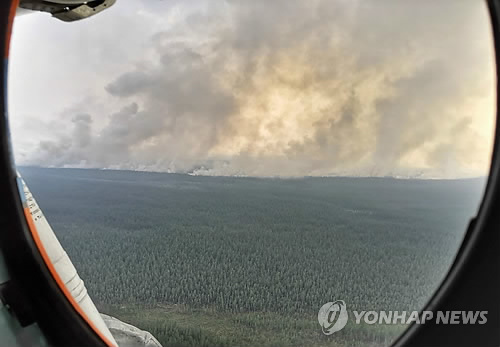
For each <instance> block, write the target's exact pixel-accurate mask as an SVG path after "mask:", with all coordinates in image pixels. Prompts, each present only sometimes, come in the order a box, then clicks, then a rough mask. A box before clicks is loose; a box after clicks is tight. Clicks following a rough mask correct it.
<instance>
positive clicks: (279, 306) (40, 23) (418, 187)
mask: <svg viewBox="0 0 500 347" xmlns="http://www.w3.org/2000/svg"><path fill="white" fill-rule="evenodd" d="M495 92H496V90H495V66H494V49H493V42H492V34H491V28H490V24H489V17H488V11H487V7H486V5H485V4H484V3H481V2H477V1H467V0H462V1H455V0H453V1H451V0H444V1H439V2H436V1H419V2H402V1H396V0H384V1H379V0H367V1H342V0H338V1H330V0H324V1H323V0H315V1H288V0H286V1H285V0H279V1H271V2H269V1H251V2H239V1H230V0H227V1H224V2H216V3H214V2H210V1H204V0H195V1H189V2H185V1H133V2H131V1H117V2H116V4H114V5H113V6H112V7H110V8H108V9H106V10H105V11H102V12H101V13H98V14H97V15H95V16H92V17H90V18H86V19H84V20H78V21H74V22H71V23H68V22H65V21H62V20H59V19H58V18H53V17H51V16H50V15H48V14H46V13H30V14H27V15H23V16H20V17H17V18H16V20H15V22H14V30H13V37H12V47H11V54H10V66H9V113H10V120H9V121H10V127H11V132H12V141H13V144H14V155H15V160H16V164H17V165H18V170H19V172H20V174H21V176H22V177H23V179H24V181H25V182H26V184H27V186H28V187H29V189H30V191H31V193H33V196H34V197H35V198H36V200H37V202H38V205H39V207H40V208H41V210H42V211H43V213H44V214H45V216H46V218H47V220H48V222H49V223H50V225H51V226H52V228H53V230H54V232H55V234H56V235H57V238H58V239H59V241H60V243H61V244H62V246H63V247H64V249H65V250H66V252H67V253H68V255H69V257H70V258H71V260H72V262H73V264H74V266H75V267H76V269H77V270H78V273H79V276H80V277H81V278H82V279H83V281H84V282H85V286H86V288H87V290H88V293H89V294H90V296H91V297H92V300H93V301H94V303H95V305H96V307H97V309H98V310H99V312H101V313H102V314H105V316H104V321H105V322H106V324H107V325H108V327H109V328H110V331H111V333H112V334H113V336H114V337H115V339H116V341H117V343H118V344H120V341H121V340H120V339H122V338H123V336H121V335H120V334H125V335H126V334H135V333H137V331H138V330H137V329H142V330H145V331H147V332H149V333H150V334H146V335H140V336H143V340H142V342H143V343H144V345H147V344H148V343H150V346H158V345H162V346H164V347H167V346H185V347H188V346H193V347H194V346H386V345H390V344H391V343H392V342H393V341H394V340H395V339H396V338H397V337H398V336H399V335H400V334H401V333H402V332H403V331H404V330H405V328H406V327H407V326H408V325H409V324H410V323H411V322H412V320H411V319H410V317H411V314H412V312H414V311H418V310H421V309H422V308H423V307H424V305H425V304H426V303H427V301H428V300H429V298H430V297H431V296H432V295H433V293H434V292H435V290H436V289H437V288H438V286H439V285H440V283H441V281H442V280H443V278H444V276H445V275H446V273H447V271H448V269H449V267H450V265H451V264H452V262H453V260H454V256H455V255H456V253H457V251H458V249H459V247H460V243H461V241H462V239H463V236H464V233H465V231H466V229H467V227H468V223H469V221H470V219H471V218H473V217H474V215H475V213H476V211H477V209H478V206H479V203H480V200H481V197H482V193H483V189H484V185H485V182H486V179H487V175H488V170H489V165H490V160H491V151H492V143H493V130H494V126H495V124H494V113H495V96H494V95H495ZM386 316H387V317H388V318H387V317H386ZM384 317H385V318H384ZM398 317H399V318H398ZM125 323H126V324H130V325H126V324H125ZM134 329H135V330H134ZM137 334H138V333H137ZM119 335H120V336H121V337H120V336H119ZM144 336H146V337H144Z"/></svg>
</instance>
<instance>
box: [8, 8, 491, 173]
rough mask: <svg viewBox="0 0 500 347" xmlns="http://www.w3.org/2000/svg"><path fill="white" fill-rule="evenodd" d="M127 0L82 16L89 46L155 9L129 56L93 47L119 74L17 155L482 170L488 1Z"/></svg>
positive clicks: (304, 167) (170, 165) (357, 169)
mask: <svg viewBox="0 0 500 347" xmlns="http://www.w3.org/2000/svg"><path fill="white" fill-rule="evenodd" d="M122 3H123V4H121V3H119V4H117V6H116V7H117V8H116V15H117V16H118V17H119V18H120V19H122V20H123V21H122V22H114V24H113V25H112V26H111V25H110V24H109V22H106V21H105V19H106V20H110V19H108V18H111V15H113V10H114V9H110V10H109V13H107V14H106V16H105V15H104V14H103V15H102V17H103V18H101V20H102V22H97V20H98V19H99V18H98V17H99V16H96V21H90V20H89V21H88V22H87V23H84V24H85V25H88V26H94V30H93V31H91V33H90V34H89V35H91V37H90V38H89V40H90V41H92V42H93V44H94V46H93V47H94V48H93V49H95V50H97V51H99V53H97V54H96V57H101V56H103V55H106V52H107V51H108V50H110V49H112V48H110V42H109V40H103V41H102V43H101V41H100V40H99V31H98V30H95V27H96V26H97V27H99V25H100V26H102V27H101V29H102V30H109V29H110V28H113V31H115V32H116V33H117V35H116V40H123V39H124V38H123V37H122V38H120V37H119V36H120V30H121V28H123V30H124V32H126V31H127V30H128V29H127V26H129V25H130V22H128V21H127V20H126V18H129V17H126V16H119V15H120V14H122V13H129V14H130V13H132V14H131V15H134V16H135V15H136V14H137V16H139V17H140V18H144V21H143V22H142V23H141V25H144V26H147V25H148V22H150V23H156V24H155V25H154V27H155V32H154V33H148V35H145V36H144V37H143V39H142V40H143V41H140V40H139V41H137V40H135V41H134V40H131V43H130V45H131V46H130V47H127V48H126V49H127V50H130V51H134V52H135V53H134V54H133V56H134V60H133V61H130V60H128V59H129V58H128V57H127V56H123V57H119V56H116V55H115V56H114V57H113V61H109V62H105V63H103V64H109V65H112V64H118V65H117V66H119V67H120V68H119V71H118V70H117V69H118V68H117V67H115V68H111V69H113V72H114V74H113V76H109V77H108V78H107V79H103V78H102V77H101V78H100V79H99V81H98V82H95V81H94V83H93V84H92V82H90V80H88V81H87V80H86V81H87V83H89V86H97V87H95V88H92V93H89V94H88V95H82V96H81V99H82V100H85V103H83V104H82V103H81V102H80V103H79V104H78V105H79V106H78V107H77V106H76V105H73V106H72V105H65V107H67V106H70V107H69V108H66V109H65V110H64V111H62V112H60V114H59V115H58V116H57V117H47V118H46V119H45V122H51V123H54V122H55V123H57V124H60V126H61V127H63V128H65V129H67V131H65V132H64V133H56V132H46V133H45V134H43V136H42V135H40V134H37V135H35V136H32V137H31V142H30V143H29V146H28V144H27V143H25V146H24V147H23V146H22V144H23V141H22V140H19V141H18V142H19V144H20V145H19V148H20V150H19V151H20V153H19V154H16V155H17V159H18V162H20V163H21V164H30V165H42V166H57V167H60V166H76V167H97V168H120V169H132V170H152V171H168V172H186V173H191V174H204V175H250V176H284V177H290V176H308V175H363V176H385V175H391V176H405V177H407V176H411V177H416V176H418V177H446V178H451V177H467V176H475V175H484V174H486V173H487V169H488V165H489V161H490V153H491V146H492V132H493V115H494V112H493V111H494V65H493V49H492V42H491V34H490V31H489V30H490V28H489V26H488V24H487V23H488V22H487V20H488V19H487V11H486V8H485V6H484V4H479V3H478V2H476V1H465V0H464V1H439V2H435V1H421V2H410V1H395V0H394V1H388V0H387V1H379V0H372V1H370V0H368V1H342V0H340V1H329V0H325V1H321V0H315V1H298V0H297V1H290V0H286V1H285V0H277V1H272V2H269V1H252V2H241V1H236V0H235V1H225V2H217V3H215V4H214V3H212V2H208V1H195V2H190V3H189V4H186V3H184V2H182V3H178V2H173V3H170V4H168V5H164V4H160V3H153V2H151V4H149V5H148V4H146V3H144V4H142V5H141V6H142V7H141V8H140V9H139V10H137V9H132V8H131V6H132V5H128V4H126V3H125V2H122ZM127 11H128V12H127ZM134 11H136V12H134ZM162 18H166V19H165V20H162ZM46 20H49V19H46ZM137 22H138V20H137V18H136V17H134V25H138V24H137ZM106 23H108V24H106ZM61 25H63V24H61ZM81 30H82V31H83V30H84V26H83V24H82V28H81ZM82 35H83V34H82ZM94 36H95V37H94ZM14 39H16V36H15V37H14ZM32 39H36V38H32ZM19 40H20V38H19ZM134 42H135V43H134ZM59 44H63V43H61V42H59ZM111 45H112V42H111ZM140 50H142V51H143V54H137V51H140ZM72 54H78V52H73V53H72ZM95 63H96V64H97V58H96V61H95ZM86 64H87V65H86V66H88V67H87V68H88V69H91V68H92V61H91V62H86ZM102 68H103V67H102V66H101V67H99V69H102ZM34 78H36V75H35V76H34ZM76 82H78V81H76ZM64 83H75V80H73V79H70V78H68V80H67V81H64ZM96 90H97V91H96ZM41 92H44V91H41ZM93 95H94V96H93ZM61 102H64V100H61ZM101 104H106V105H107V106H105V107H100V106H99V105H101ZM110 108H111V110H110V111H109V112H107V113H106V111H105V110H108V109H110ZM113 109H114V110H113ZM42 112H43V111H42ZM49 118H50V120H49ZM96 120H99V121H98V122H97V121H96ZM96 123H97V124H96ZM22 131H23V130H22V129H19V130H16V131H14V132H15V137H16V136H17V138H19V139H21V138H22V135H21V134H22ZM18 134H19V135H18ZM37 137H38V138H39V139H38V140H37ZM15 142H16V139H15Z"/></svg>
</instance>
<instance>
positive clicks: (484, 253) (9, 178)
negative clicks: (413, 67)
mask: <svg viewBox="0 0 500 347" xmlns="http://www.w3.org/2000/svg"><path fill="white" fill-rule="evenodd" d="M487 3H488V8H489V10H490V16H491V23H492V30H493V35H494V39H495V52H496V63H497V66H498V65H499V64H500V56H499V52H500V0H489V1H487ZM10 4H11V1H8V0H4V1H0V47H5V46H6V44H8V42H7V41H8V40H7V37H6V34H7V29H8V15H9V8H10ZM0 74H1V76H0V77H1V79H2V80H3V81H4V83H2V84H1V85H0V110H1V111H2V114H3V116H1V119H0V197H2V203H1V206H0V207H1V209H0V248H1V251H2V252H3V255H4V257H5V261H6V264H7V267H8V269H9V273H10V275H11V277H12V279H11V283H12V285H13V287H14V288H16V291H18V294H19V295H20V296H21V297H22V299H23V302H25V303H26V307H28V308H29V311H30V315H31V316H32V319H33V320H34V321H36V322H37V323H38V325H39V326H40V328H41V329H42V331H43V333H44V334H45V336H46V337H47V339H48V340H49V342H50V344H51V345H53V346H103V347H104V346H106V345H105V344H104V342H103V341H102V340H101V339H100V338H99V337H98V336H97V334H96V333H95V332H94V331H93V330H92V328H91V327H90V326H89V325H88V324H87V323H86V322H85V321H84V320H83V318H82V317H81V316H80V315H79V314H78V313H77V312H76V311H75V310H74V309H73V307H72V306H71V304H70V303H69V301H68V300H67V299H66V298H65V297H64V294H63V293H62V292H61V290H60V289H59V288H58V286H57V284H56V282H55V281H54V279H53V278H52V276H51V274H50V272H49V270H48V268H47V267H46V265H45V263H44V262H43V259H42V257H41V255H40V253H39V251H38V249H37V248H36V245H35V243H34V241H33V239H32V236H31V233H30V231H29V229H28V226H27V223H26V220H25V217H24V214H23V209H22V204H21V200H20V197H19V194H18V190H17V184H16V171H15V167H14V164H13V158H12V152H11V144H10V141H9V135H8V134H9V131H8V121H7V105H6V97H5V96H6V92H7V90H6V86H7V83H6V80H7V71H6V63H5V68H4V69H2V70H1V71H0ZM497 76H498V72H497ZM498 100H499V93H498V89H497V110H498V108H500V107H499V106H498ZM497 120H498V115H497ZM499 178H500V129H499V127H498V126H497V129H496V133H495V144H494V150H493V158H492V164H491V170H490V176H489V180H488V184H487V189H486V192H485V196H484V199H483V202H482V203H481V207H480V210H479V213H478V216H477V218H476V219H475V220H473V221H472V222H471V225H470V227H469V230H468V231H467V233H466V236H465V238H464V241H463V244H462V246H461V248H460V250H459V252H458V254H457V256H456V259H455V262H454V264H453V266H452V268H451V269H450V271H449V273H448V275H447V277H446V278H445V280H444V281H443V283H442V285H441V286H440V288H439V289H438V291H437V292H436V294H435V295H434V296H433V298H432V299H431V300H430V302H429V303H428V305H427V307H426V308H425V310H432V311H436V310H443V311H448V310H449V311H451V310H473V311H483V310H485V311H488V316H487V317H488V323H487V324H484V325H436V324H434V323H431V322H428V323H427V324H425V325H413V326H411V327H410V328H409V329H408V330H407V331H406V332H405V333H404V334H403V335H402V336H401V337H400V338H399V339H398V340H397V341H396V342H395V343H394V344H393V346H394V347H417V346H418V347H431V346H436V347H437V346H477V347H486V346H500V300H499V296H500V233H499V232H500V183H499Z"/></svg>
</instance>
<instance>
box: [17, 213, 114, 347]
mask: <svg viewBox="0 0 500 347" xmlns="http://www.w3.org/2000/svg"><path fill="white" fill-rule="evenodd" d="M24 216H25V217H26V221H27V222H28V226H29V229H30V232H31V235H32V236H33V240H34V241H35V244H36V246H37V248H38V250H39V251H40V254H41V255H42V258H43V260H44V262H45V264H46V265H47V267H48V268H49V271H50V273H51V274H52V277H54V279H55V280H56V283H57V285H58V286H59V288H60V289H61V290H62V291H63V293H64V296H66V298H67V299H68V300H69V302H70V303H71V306H73V308H74V309H75V310H76V311H77V312H78V313H79V314H80V316H82V318H83V319H84V320H85V321H86V322H87V324H88V325H89V326H90V327H91V328H92V330H94V331H95V332H96V334H97V335H98V336H99V337H100V338H101V339H102V340H103V341H104V343H106V345H107V346H109V347H116V346H115V344H114V343H112V342H111V341H110V340H109V339H108V338H107V337H106V336H104V334H102V333H101V331H100V330H99V329H98V328H97V327H96V326H95V325H94V323H93V322H92V320H90V319H89V317H88V316H87V315H86V314H85V312H84V311H83V310H82V308H81V307H80V305H78V303H77V302H76V300H75V299H74V298H73V295H71V293H70V291H69V290H68V288H66V285H65V284H64V282H63V280H62V279H61V277H60V276H59V274H58V273H57V270H56V268H55V267H54V265H53V264H52V262H51V261H50V258H49V255H48V254H47V251H46V250H45V247H44V246H43V243H42V240H41V239H40V235H38V231H37V229H36V226H35V222H34V221H33V217H32V216H31V213H30V210H29V208H27V207H26V208H24Z"/></svg>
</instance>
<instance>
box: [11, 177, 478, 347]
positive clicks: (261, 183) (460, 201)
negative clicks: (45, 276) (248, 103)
mask: <svg viewBox="0 0 500 347" xmlns="http://www.w3.org/2000/svg"><path fill="white" fill-rule="evenodd" d="M20 172H21V174H22V175H23V177H24V179H25V181H26V183H27V184H28V186H29V187H30V189H31V191H32V192H33V194H34V196H35V197H36V199H37V201H38V203H39V205H40V207H41V208H42V210H43V211H44V213H45V215H46V217H47V219H48V220H49V222H50V223H51V225H52V227H53V229H54V231H55V232H56V234H57V236H58V237H59V239H60V241H61V243H62V244H63V246H64V247H65V249H66V251H67V252H68V253H69V255H70V257H71V258H72V260H73V262H74V264H75V266H76V268H77V269H78V271H79V273H80V276H81V277H82V278H83V279H84V281H85V283H86V286H87V288H88V291H89V293H90V294H91V296H92V298H93V299H94V301H95V302H96V304H97V306H98V307H99V308H100V309H101V310H102V311H105V312H107V313H111V314H114V315H115V316H117V317H118V318H121V319H124V320H126V321H128V322H131V323H133V324H137V325H139V326H140V327H142V328H144V329H148V330H150V331H151V332H153V334H155V335H156V336H157V337H158V339H159V340H160V342H162V343H163V344H164V346H165V347H166V346H216V345H228V346H235V345H245V346H247V345H248V346H251V345H259V346H264V345H269V346H271V345H272V346H291V345H296V346H301V345H304V344H306V343H307V344H308V345H317V346H323V345H324V346H336V345H344V344H352V343H353V341H354V342H355V344H356V345H358V346H359V345H368V344H384V343H388V342H390V340H391V339H392V338H394V337H395V336H397V334H399V333H400V332H401V331H402V329H404V327H403V326H400V327H395V326H386V327H374V326H370V327H368V326H366V327H359V326H350V325H349V324H348V326H347V327H346V329H345V330H343V331H342V332H339V335H338V336H336V337H335V338H331V337H327V336H322V334H321V329H320V327H319V325H318V324H317V321H316V315H317V312H318V309H319V308H320V307H321V306H322V305H323V304H324V303H326V302H328V301H332V300H334V299H341V300H344V301H345V302H346V303H347V305H348V308H349V310H414V309H419V308H421V307H422V306H423V305H424V304H425V302H426V301H427V300H428V298H429V297H430V295H431V294H432V293H433V291H434V290H435V289H436V288H437V286H438V285H439V282H440V281H441V280H442V278H443V276H444V275H445V273H446V271H447V269H448V267H449V265H450V264H451V262H452V261H453V256H454V254H455V252H456V250H457V249H458V246H459V243H460V241H461V239H462V237H463V235H464V231H465V228H466V226H467V223H468V220H469V219H470V217H471V216H473V214H474V213H475V210H476V209H477V205H478V201H479V199H480V195H481V193H482V187H483V184H484V180H483V179H470V180H449V181H444V180H399V179H393V178H342V177H337V178H312V177H309V178H301V179H272V178H243V177H199V176H189V175H180V174H165V173H163V174H162V173H144V172H126V171H111V170H78V169H39V168H20Z"/></svg>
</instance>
